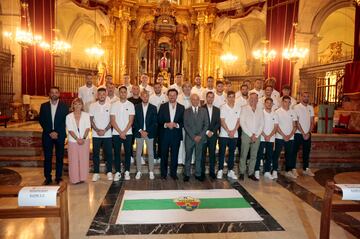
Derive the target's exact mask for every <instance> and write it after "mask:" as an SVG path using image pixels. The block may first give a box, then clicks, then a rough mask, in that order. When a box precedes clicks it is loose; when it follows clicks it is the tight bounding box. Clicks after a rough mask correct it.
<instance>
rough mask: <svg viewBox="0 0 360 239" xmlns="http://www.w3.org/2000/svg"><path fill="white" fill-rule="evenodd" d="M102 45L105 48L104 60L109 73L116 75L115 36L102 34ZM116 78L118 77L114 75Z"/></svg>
mask: <svg viewBox="0 0 360 239" xmlns="http://www.w3.org/2000/svg"><path fill="white" fill-rule="evenodd" d="M101 46H102V47H103V49H104V50H105V54H104V62H105V64H106V68H107V70H108V71H109V72H108V73H110V74H112V75H114V69H113V61H112V59H113V57H114V56H113V49H114V37H113V36H112V35H108V36H102V38H101ZM113 78H114V80H116V77H115V76H114V77H113Z"/></svg>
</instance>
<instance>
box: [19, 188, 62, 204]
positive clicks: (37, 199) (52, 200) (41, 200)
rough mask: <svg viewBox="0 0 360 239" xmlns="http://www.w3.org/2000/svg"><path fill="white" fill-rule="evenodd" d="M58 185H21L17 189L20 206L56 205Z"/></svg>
mask: <svg viewBox="0 0 360 239" xmlns="http://www.w3.org/2000/svg"><path fill="white" fill-rule="evenodd" d="M59 188H60V186H39V187H23V188H22V189H21V190H20V191H19V196H18V204H19V206H20V207H24V206H25V207H26V206H30V207H36V206H56V194H57V191H58V189H59Z"/></svg>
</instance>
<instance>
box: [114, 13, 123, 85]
mask: <svg viewBox="0 0 360 239" xmlns="http://www.w3.org/2000/svg"><path fill="white" fill-rule="evenodd" d="M120 36H121V24H120V21H119V19H116V22H115V44H114V47H113V49H114V56H113V59H114V60H113V78H114V83H115V84H120V81H121V79H122V76H121V74H120V43H121V39H120Z"/></svg>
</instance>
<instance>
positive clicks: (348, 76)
mask: <svg viewBox="0 0 360 239" xmlns="http://www.w3.org/2000/svg"><path fill="white" fill-rule="evenodd" d="M344 94H345V95H354V94H360V61H354V62H352V63H349V64H346V66H345V79H344Z"/></svg>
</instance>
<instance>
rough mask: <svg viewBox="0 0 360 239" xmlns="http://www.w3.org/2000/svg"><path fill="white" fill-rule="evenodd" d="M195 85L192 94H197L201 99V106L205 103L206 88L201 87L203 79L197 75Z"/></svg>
mask: <svg viewBox="0 0 360 239" xmlns="http://www.w3.org/2000/svg"><path fill="white" fill-rule="evenodd" d="M194 83H195V85H194V86H193V88H191V94H197V95H198V96H199V97H200V102H201V104H202V103H203V102H204V100H205V99H204V98H203V97H204V90H205V89H204V87H202V86H201V77H200V75H196V76H195V79H194Z"/></svg>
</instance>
